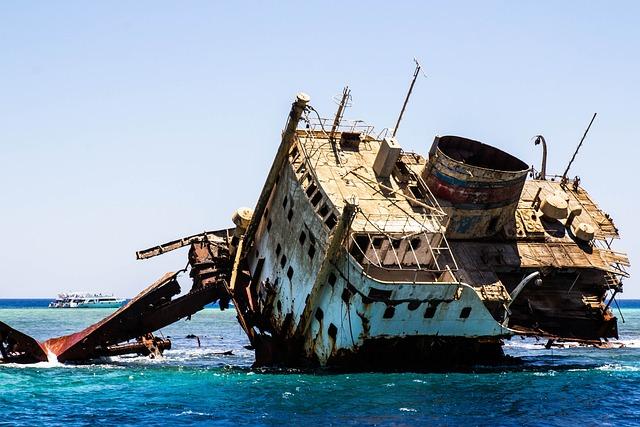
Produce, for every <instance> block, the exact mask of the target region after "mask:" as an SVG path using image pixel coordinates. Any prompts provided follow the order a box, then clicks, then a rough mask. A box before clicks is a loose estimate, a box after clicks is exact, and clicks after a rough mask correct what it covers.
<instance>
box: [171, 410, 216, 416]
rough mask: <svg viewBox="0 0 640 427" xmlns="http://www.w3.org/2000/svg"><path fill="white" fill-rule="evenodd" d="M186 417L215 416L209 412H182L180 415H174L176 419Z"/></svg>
mask: <svg viewBox="0 0 640 427" xmlns="http://www.w3.org/2000/svg"><path fill="white" fill-rule="evenodd" d="M186 415H200V416H210V415H213V414H210V413H208V412H196V411H192V410H188V411H182V412H180V413H179V414H173V416H174V417H184V416H186Z"/></svg>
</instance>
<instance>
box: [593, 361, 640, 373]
mask: <svg viewBox="0 0 640 427" xmlns="http://www.w3.org/2000/svg"><path fill="white" fill-rule="evenodd" d="M596 369H597V370H599V371H608V372H640V366H632V365H621V364H619V363H611V364H606V365H602V366H598V367H597V368H596Z"/></svg>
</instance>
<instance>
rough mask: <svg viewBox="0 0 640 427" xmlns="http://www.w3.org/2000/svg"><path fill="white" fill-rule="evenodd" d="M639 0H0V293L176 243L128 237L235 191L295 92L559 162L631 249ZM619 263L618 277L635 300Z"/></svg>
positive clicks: (219, 224) (408, 143)
mask: <svg viewBox="0 0 640 427" xmlns="http://www.w3.org/2000/svg"><path fill="white" fill-rule="evenodd" d="M639 16H640V3H638V2H626V3H625V2H599V3H596V2H551V1H549V2H506V1H505V2H437V3H436V2H389V1H382V2H362V3H352V4H344V3H343V2H317V3H314V2H299V1H298V2H272V3H270V2H256V3H251V2H229V3H228V4H223V3H216V2H212V1H207V2H196V1H184V2H177V1H176V2H162V1H160V2H158V1H153V2H145V1H139V2H101V3H98V2H84V1H78V2H64V1H60V2H44V1H43V2H29V1H14V2H2V3H0V52H2V55H0V99H1V102H0V159H1V160H2V165H1V168H0V195H1V197H2V198H1V199H0V212H1V216H0V236H1V238H2V243H1V246H0V267H1V268H2V279H1V281H0V297H5V298H6V297H50V296H54V295H55V294H56V293H57V292H58V291H63V290H74V289H77V290H103V291H112V292H115V293H116V294H119V295H121V296H127V297H130V296H133V295H135V294H136V293H137V292H138V291H140V290H141V289H143V288H144V287H145V286H146V285H148V284H149V283H151V282H153V281H154V280H155V279H156V278H158V277H159V276H161V275H162V274H163V273H164V272H166V271H175V270H178V269H180V268H182V267H183V266H184V264H185V262H186V254H185V253H184V251H181V252H179V253H175V254H168V255H165V256H163V257H159V258H156V259H153V260H148V261H136V260H135V255H134V253H135V251H136V250H138V249H142V248H146V247H149V246H152V245H154V244H157V243H162V242H165V241H168V240H171V239H173V238H177V237H181V236H185V235H189V234H192V233H197V232H200V231H203V230H205V229H206V230H212V229H219V228H224V227H227V226H230V225H231V222H230V216H231V214H232V212H233V210H234V209H235V208H237V207H239V206H253V205H254V203H255V200H256V198H257V196H258V193H259V191H260V189H261V187H262V184H263V181H264V177H265V174H266V171H267V170H268V168H269V166H270V163H271V160H272V157H273V155H274V153H275V149H276V147H277V144H278V141H279V134H280V131H281V129H282V127H283V125H284V122H285V119H286V115H287V112H288V109H289V106H290V103H291V101H292V99H293V96H294V94H295V93H296V92H297V91H299V90H304V91H306V92H308V93H309V94H310V95H311V97H312V103H313V104H314V105H315V106H316V108H317V109H319V110H320V111H321V112H322V113H324V115H326V116H331V115H332V114H333V112H334V109H335V105H334V104H333V101H332V97H333V96H334V95H336V94H338V93H340V92H341V89H342V87H343V86H344V85H345V84H349V85H350V87H351V88H352V94H353V107H352V108H350V109H349V110H347V113H346V117H347V118H358V119H363V120H366V121H367V122H369V123H370V124H372V125H375V126H376V127H378V128H384V127H388V126H392V125H393V124H394V120H395V119H396V117H397V114H398V112H399V109H400V106H401V103H402V100H403V97H404V94H405V91H406V89H407V86H408V83H409V78H410V75H411V73H412V71H413V62H412V58H413V57H414V56H415V57H417V58H419V59H420V60H421V61H422V64H423V66H424V70H425V72H426V73H427V74H428V78H426V79H425V78H421V79H420V80H419V81H418V83H417V86H416V89H415V91H414V95H413V97H412V99H411V103H410V106H409V108H408V111H407V113H406V115H405V118H404V121H403V125H402V127H401V130H400V132H399V141H400V143H401V144H402V145H403V147H404V148H405V149H407V150H414V151H418V152H421V153H426V152H427V150H428V146H429V144H430V142H431V141H432V139H433V136H434V135H436V134H457V135H463V136H467V137H471V138H474V139H479V140H482V141H484V142H487V143H490V144H493V145H496V146H498V147H500V148H502V149H505V150H507V151H509V152H511V153H513V154H515V155H517V156H519V157H520V158H522V159H523V160H525V161H526V162H527V163H529V164H536V165H538V164H539V158H540V152H539V147H534V146H533V144H532V142H531V138H532V136H533V135H535V134H538V133H542V134H544V135H545V137H546V138H547V141H548V142H549V145H550V154H549V156H550V158H549V169H550V170H551V171H552V172H553V171H555V172H560V173H561V172H562V170H563V169H564V167H565V165H566V163H567V162H568V160H569V158H570V157H571V154H572V152H573V150H574V148H575V146H576V145H577V143H578V141H579V139H580V137H581V135H582V133H583V131H584V128H585V127H586V125H587V123H588V121H589V119H590V117H591V115H592V114H593V113H594V112H598V118H597V119H596V122H595V124H594V126H593V128H592V131H591V133H590V134H589V136H588V139H587V141H586V143H585V145H584V147H583V149H582V151H581V153H580V155H579V157H578V159H577V161H576V162H575V164H574V167H573V169H572V171H571V172H572V174H578V175H580V176H581V177H582V179H583V181H582V182H583V184H584V185H585V187H586V188H587V189H588V190H589V191H590V192H591V193H592V195H593V196H595V197H596V199H597V200H598V202H599V203H601V205H602V206H603V207H604V208H605V210H607V211H608V212H609V213H610V214H611V215H612V216H613V218H614V219H615V221H616V224H617V225H618V227H619V228H620V230H621V233H622V236H623V239H622V240H621V241H620V242H617V246H616V247H617V248H618V249H621V250H625V251H627V252H628V253H629V254H630V255H631V257H632V261H634V260H636V261H637V259H636V255H637V254H638V250H637V248H638V243H637V242H638V241H639V240H640V231H639V230H640V227H639V226H638V218H637V217H638V212H639V211H640V202H639V201H638V196H639V193H640V192H639V191H638V186H637V184H636V172H637V171H638V158H639V157H640V156H639V154H640V149H639V145H640V141H638V138H639V135H640V117H639V116H640V114H639V113H640V107H639V105H638V103H639V102H640V101H639V100H640V25H638V17H639ZM635 283H638V281H637V280H634V279H632V280H630V281H628V282H627V283H626V290H625V293H624V297H626V298H631V297H636V298H640V287H636V286H635Z"/></svg>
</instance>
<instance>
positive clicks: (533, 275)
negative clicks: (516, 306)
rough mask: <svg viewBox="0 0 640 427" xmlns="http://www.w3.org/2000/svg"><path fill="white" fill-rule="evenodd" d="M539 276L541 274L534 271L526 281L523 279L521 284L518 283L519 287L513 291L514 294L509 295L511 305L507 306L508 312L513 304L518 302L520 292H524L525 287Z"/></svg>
mask: <svg viewBox="0 0 640 427" xmlns="http://www.w3.org/2000/svg"><path fill="white" fill-rule="evenodd" d="M538 276H540V272H539V271H534V272H533V273H531V274H529V275H528V276H526V277H525V278H524V279H522V281H520V283H518V286H516V288H515V289H514V290H513V292H511V294H510V295H509V296H510V297H511V301H509V304H507V310H508V309H509V307H511V304H513V302H514V301H515V300H516V298H517V297H518V295H520V292H522V290H523V289H524V287H525V286H527V284H528V283H529V282H530V281H531V280H532V279H534V278H536V277H538Z"/></svg>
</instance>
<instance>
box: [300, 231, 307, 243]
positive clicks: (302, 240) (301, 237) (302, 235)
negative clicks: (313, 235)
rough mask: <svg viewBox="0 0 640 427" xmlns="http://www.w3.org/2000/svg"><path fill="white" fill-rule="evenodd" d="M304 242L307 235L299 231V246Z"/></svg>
mask: <svg viewBox="0 0 640 427" xmlns="http://www.w3.org/2000/svg"><path fill="white" fill-rule="evenodd" d="M305 240H307V235H306V233H305V232H304V231H301V232H300V237H299V238H298V241H299V242H300V244H301V245H304V242H305Z"/></svg>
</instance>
